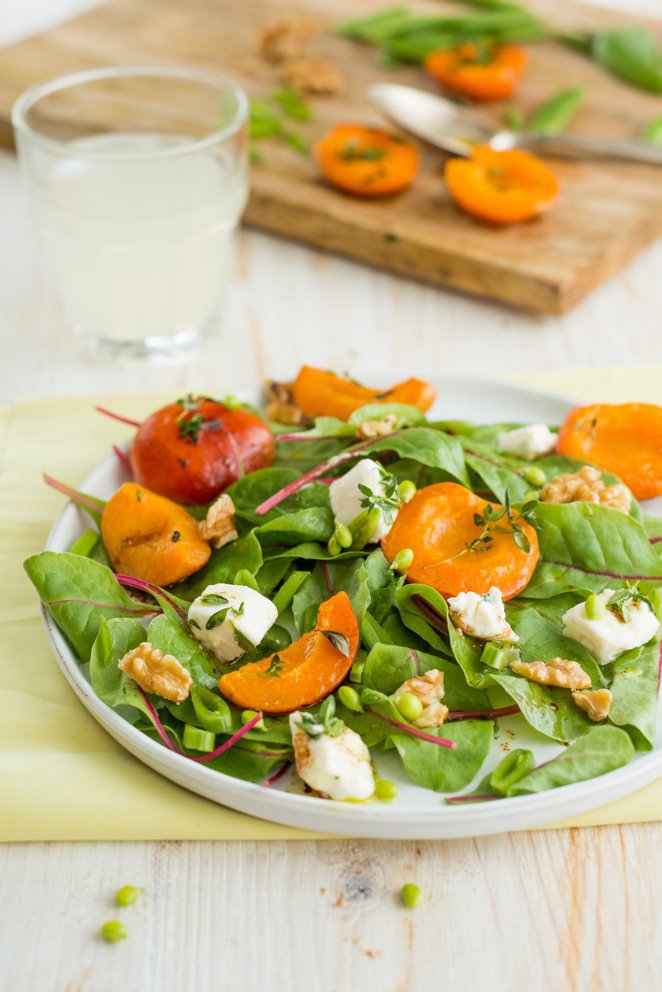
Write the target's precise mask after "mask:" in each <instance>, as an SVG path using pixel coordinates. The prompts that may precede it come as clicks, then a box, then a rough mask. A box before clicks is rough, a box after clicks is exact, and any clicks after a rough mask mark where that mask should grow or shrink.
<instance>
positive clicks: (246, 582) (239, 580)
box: [234, 568, 260, 592]
mask: <svg viewBox="0 0 662 992" xmlns="http://www.w3.org/2000/svg"><path fill="white" fill-rule="evenodd" d="M234 584H235V585H236V586H248V588H249V589H255V592H259V591H260V587H259V585H258V584H257V580H256V578H255V576H254V575H253V574H252V572H249V571H248V569H247V568H240V569H239V571H238V572H237V574H236V575H235V577H234Z"/></svg>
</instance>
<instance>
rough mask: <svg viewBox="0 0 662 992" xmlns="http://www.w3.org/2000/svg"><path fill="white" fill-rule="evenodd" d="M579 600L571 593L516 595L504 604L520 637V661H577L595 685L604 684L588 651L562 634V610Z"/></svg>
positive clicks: (598, 669) (600, 671) (512, 625)
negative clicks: (530, 597)
mask: <svg viewBox="0 0 662 992" xmlns="http://www.w3.org/2000/svg"><path fill="white" fill-rule="evenodd" d="M578 602H579V597H576V596H572V595H562V596H555V597H554V598H553V599H546V600H533V601H532V602H530V603H529V602H527V601H526V600H524V599H516V600H515V601H514V603H512V604H511V605H509V606H508V607H507V616H508V620H509V623H510V625H511V627H512V628H513V630H514V631H515V633H516V634H517V635H518V637H519V639H520V644H519V647H520V650H521V652H522V657H523V659H524V661H551V660H552V659H553V658H566V659H568V660H570V661H578V662H579V664H580V665H581V666H582V668H583V669H584V671H585V672H586V673H587V674H588V675H589V676H590V678H591V682H592V684H593V686H594V687H595V688H599V687H600V686H602V685H604V679H603V677H602V670H601V668H600V666H599V665H598V664H597V662H596V661H595V659H594V658H593V656H592V655H591V654H590V653H589V651H588V650H587V649H586V648H585V647H583V645H581V644H580V643H579V642H578V641H574V640H572V639H571V638H569V637H565V636H564V634H563V614H564V613H565V612H566V611H567V610H569V609H570V608H571V607H573V606H575V605H576V604H577V603H578Z"/></svg>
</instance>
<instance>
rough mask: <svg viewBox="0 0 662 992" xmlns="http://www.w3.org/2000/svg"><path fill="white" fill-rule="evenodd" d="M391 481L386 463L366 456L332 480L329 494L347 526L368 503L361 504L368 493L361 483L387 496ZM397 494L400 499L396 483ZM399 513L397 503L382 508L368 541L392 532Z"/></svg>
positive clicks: (375, 493) (340, 519) (373, 541)
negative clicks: (387, 508)
mask: <svg viewBox="0 0 662 992" xmlns="http://www.w3.org/2000/svg"><path fill="white" fill-rule="evenodd" d="M388 481H389V473H388V472H385V471H384V469H383V468H382V466H381V465H380V464H379V463H378V462H375V461H373V460H372V458H362V459H361V461H359V462H357V463H356V465H355V466H354V467H353V468H351V469H350V470H349V472H347V473H346V474H345V475H341V477H340V478H339V479H336V480H335V482H332V483H331V485H330V486H329V498H330V500H331V509H332V510H333V513H334V516H335V517H336V519H337V520H338V521H339V522H340V523H341V524H345V526H346V527H349V525H350V524H351V523H352V521H353V520H355V519H356V518H357V517H358V515H359V513H362V512H363V511H364V510H365V509H366V507H364V506H361V502H362V500H365V499H366V493H363V492H361V490H360V489H359V486H365V487H366V488H367V489H369V490H370V492H371V493H373V495H374V496H377V497H381V498H382V499H383V498H384V497H385V496H386V484H387V482H388ZM394 493H395V498H396V499H397V487H396V486H395V485H394ZM397 515H398V508H397V506H394V507H393V509H389V510H388V511H387V512H386V513H385V512H384V511H383V510H382V511H381V514H380V518H379V520H378V522H377V525H376V527H375V529H374V530H373V532H372V534H371V535H370V537H369V538H368V541H367V543H368V544H376V543H377V542H378V541H381V539H382V538H383V537H385V536H386V534H388V532H389V531H390V529H391V527H392V526H393V522H394V520H395V518H396V516H397Z"/></svg>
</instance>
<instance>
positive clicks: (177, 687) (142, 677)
mask: <svg viewBox="0 0 662 992" xmlns="http://www.w3.org/2000/svg"><path fill="white" fill-rule="evenodd" d="M117 667H118V668H121V669H122V671H123V672H126V674H127V675H130V676H131V678H132V679H133V680H134V682H137V683H138V685H139V686H140V688H141V689H143V690H144V691H145V692H153V693H155V695H157V696H162V697H163V699H169V700H170V701H171V702H173V703H183V702H184V700H185V699H188V695H189V693H190V691H191V686H192V685H193V679H192V678H191V674H190V672H188V671H187V670H186V669H185V668H184V666H183V665H182V664H180V662H178V661H177V659H176V658H175V656H174V655H172V654H164V653H163V651H160V650H159V649H158V648H155V647H154V646H153V645H152V644H150V643H149V641H143V643H142V644H139V645H138V647H137V648H134V649H133V651H129V652H127V654H125V655H124V657H123V658H120V660H119V661H118V663H117Z"/></svg>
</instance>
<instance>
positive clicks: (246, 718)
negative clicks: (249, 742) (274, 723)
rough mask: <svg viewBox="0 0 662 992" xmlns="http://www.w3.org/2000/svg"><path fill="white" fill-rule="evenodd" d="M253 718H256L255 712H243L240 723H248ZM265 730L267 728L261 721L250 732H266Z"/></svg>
mask: <svg viewBox="0 0 662 992" xmlns="http://www.w3.org/2000/svg"><path fill="white" fill-rule="evenodd" d="M254 716H257V710H244V711H243V712H242V714H241V722H242V723H250V721H251V720H252V719H253V717H254ZM266 729H267V728H266V727H265V725H264V720H263V719H261V720H258V721H257V723H256V724H255V726H254V727H251V730H266Z"/></svg>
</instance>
